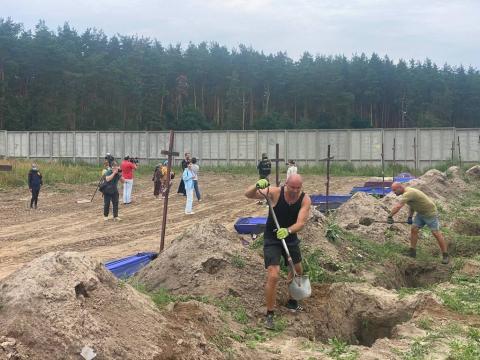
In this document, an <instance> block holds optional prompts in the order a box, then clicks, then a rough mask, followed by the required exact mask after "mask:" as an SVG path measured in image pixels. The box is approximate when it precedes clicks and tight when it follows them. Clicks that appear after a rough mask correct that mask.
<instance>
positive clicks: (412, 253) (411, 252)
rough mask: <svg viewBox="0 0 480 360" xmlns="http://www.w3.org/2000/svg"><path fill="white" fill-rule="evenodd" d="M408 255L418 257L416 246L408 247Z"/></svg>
mask: <svg viewBox="0 0 480 360" xmlns="http://www.w3.org/2000/svg"><path fill="white" fill-rule="evenodd" d="M408 256H410V257H411V258H416V257H417V250H416V249H414V248H410V249H408Z"/></svg>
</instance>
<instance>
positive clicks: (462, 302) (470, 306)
mask: <svg viewBox="0 0 480 360" xmlns="http://www.w3.org/2000/svg"><path fill="white" fill-rule="evenodd" d="M450 282H451V283H452V284H454V285H455V286H454V287H453V288H448V289H436V294H437V295H438V296H439V297H440V298H441V299H442V301H443V303H444V305H445V306H447V307H448V308H450V309H452V310H454V311H457V312H459V313H461V314H468V315H470V314H472V315H480V301H478V299H480V277H479V276H476V277H470V276H466V275H457V276H454V277H452V279H451V280H450Z"/></svg>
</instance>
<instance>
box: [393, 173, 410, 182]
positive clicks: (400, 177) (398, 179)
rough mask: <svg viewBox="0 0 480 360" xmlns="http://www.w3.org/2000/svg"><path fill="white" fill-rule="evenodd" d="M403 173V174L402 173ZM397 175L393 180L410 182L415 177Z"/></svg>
mask: <svg viewBox="0 0 480 360" xmlns="http://www.w3.org/2000/svg"><path fill="white" fill-rule="evenodd" d="M400 175H401V174H400ZM400 175H399V176H395V177H394V178H393V181H394V182H399V183H406V182H409V181H410V180H413V179H415V176H411V175H410V176H400Z"/></svg>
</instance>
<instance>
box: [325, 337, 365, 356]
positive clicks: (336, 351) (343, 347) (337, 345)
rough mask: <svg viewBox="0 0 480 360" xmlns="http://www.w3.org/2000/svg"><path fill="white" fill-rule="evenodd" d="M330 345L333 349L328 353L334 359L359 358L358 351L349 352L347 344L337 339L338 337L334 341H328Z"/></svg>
mask: <svg viewBox="0 0 480 360" xmlns="http://www.w3.org/2000/svg"><path fill="white" fill-rule="evenodd" d="M328 345H330V346H331V347H332V348H331V350H330V351H329V352H328V355H330V356H331V357H332V358H334V359H336V360H337V359H339V360H340V359H347V360H355V359H357V358H358V353H357V352H356V351H352V352H351V351H349V346H348V344H347V343H346V342H344V341H342V340H339V339H337V338H336V337H335V338H333V339H329V340H328Z"/></svg>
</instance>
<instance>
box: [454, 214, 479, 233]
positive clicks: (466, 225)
mask: <svg viewBox="0 0 480 360" xmlns="http://www.w3.org/2000/svg"><path fill="white" fill-rule="evenodd" d="M452 228H453V230H455V232H457V233H458V234H462V235H467V236H479V235H480V223H478V222H477V221H475V220H473V219H462V218H458V219H455V221H454V222H453V225H452Z"/></svg>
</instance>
